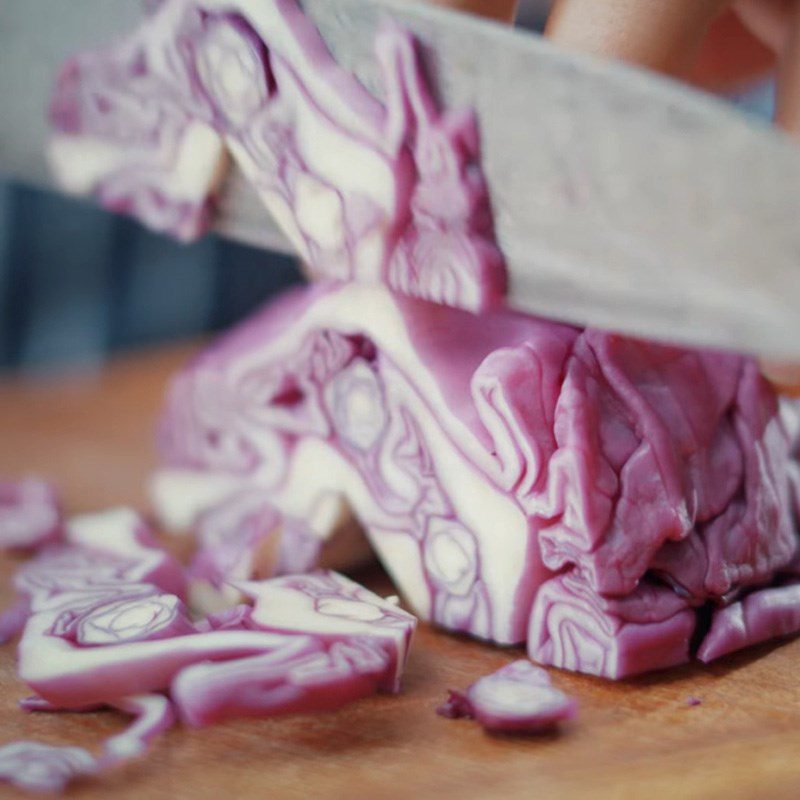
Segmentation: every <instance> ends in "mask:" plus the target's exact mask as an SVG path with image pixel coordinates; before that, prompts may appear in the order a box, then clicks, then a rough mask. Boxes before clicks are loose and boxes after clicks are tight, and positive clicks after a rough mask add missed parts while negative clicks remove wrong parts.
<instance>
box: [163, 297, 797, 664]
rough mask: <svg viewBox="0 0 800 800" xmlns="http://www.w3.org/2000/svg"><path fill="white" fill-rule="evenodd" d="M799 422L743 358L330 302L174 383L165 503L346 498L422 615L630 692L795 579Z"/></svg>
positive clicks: (242, 342)
mask: <svg viewBox="0 0 800 800" xmlns="http://www.w3.org/2000/svg"><path fill="white" fill-rule="evenodd" d="M794 414H796V409H795V407H794V406H791V405H788V404H787V405H785V406H784V407H783V410H781V409H779V406H778V403H777V400H776V398H775V395H774V393H773V392H772V390H771V389H770V388H769V387H768V385H767V384H766V383H765V382H764V381H763V380H762V378H761V377H760V375H759V373H758V369H757V365H756V364H755V363H754V362H753V361H751V360H748V359H746V358H742V357H738V356H734V355H725V354H721V353H712V352H706V351H690V350H684V349H679V348H675V347H669V346H665V345H658V344H652V343H645V342H640V341H636V340H632V339H628V338H624V337H621V336H616V335H613V334H608V333H602V332H599V331H595V330H579V329H576V328H572V327H568V326H565V325H558V324H555V323H550V322H545V321H542V320H539V319H536V318H533V317H528V316H523V315H520V314H516V313H513V312H510V311H499V310H497V311H491V312H485V313H483V314H482V315H481V316H480V317H476V316H473V315H472V314H469V313H467V312H465V311H461V310H458V309H454V308H447V307H444V306H439V305H433V304H429V303H425V302H423V301H420V300H415V299H412V298H408V297H403V296H400V295H395V294H392V293H391V292H389V291H387V290H385V289H381V288H377V287H365V286H359V285H355V284H350V285H345V286H341V285H317V286H315V287H313V288H308V289H304V290H298V291H296V292H294V293H293V294H290V295H288V296H286V297H284V298H282V299H280V300H278V301H277V302H275V303H273V304H270V305H269V306H267V308H265V309H264V310H263V311H261V312H260V313H258V314H257V315H255V316H254V317H253V318H252V319H251V320H249V321H248V322H246V323H244V324H243V325H241V326H239V328H238V329H236V330H234V331H233V332H232V333H230V334H228V335H227V336H224V337H223V338H222V339H221V340H220V341H219V342H218V343H217V344H215V345H213V346H212V347H211V348H210V349H209V350H208V351H207V352H206V353H205V354H203V355H201V356H200V357H199V358H197V359H195V361H194V362H193V363H192V364H191V365H190V366H189V367H188V368H187V369H186V370H184V372H183V373H181V374H180V375H179V376H178V377H177V378H176V379H175V380H174V382H173V384H172V387H171V389H170V394H169V399H168V402H167V409H166V412H165V415H164V418H163V422H162V426H161V433H160V446H161V451H162V455H163V462H164V465H163V467H162V469H161V470H160V471H159V472H158V473H157V475H156V476H155V478H154V497H155V499H156V504H157V506H158V507H159V508H160V509H161V511H162V513H164V514H165V515H167V516H169V515H170V513H171V511H170V508H171V506H172V504H173V502H176V503H178V504H180V505H181V507H182V509H183V510H184V512H185V511H186V508H187V507H186V503H185V498H184V495H183V493H182V492H181V487H182V486H183V485H187V486H189V487H194V486H198V485H201V484H202V483H203V482H206V483H207V484H208V485H211V486H219V487H222V486H225V487H227V491H228V492H229V493H230V497H231V498H236V497H237V496H239V493H248V492H256V493H260V494H261V495H262V496H264V497H269V500H270V502H271V503H272V505H273V506H274V507H275V508H277V509H278V510H279V511H280V513H282V514H285V515H287V516H291V517H294V518H300V519H302V518H308V517H309V516H311V515H312V514H313V510H314V508H315V507H316V506H317V504H318V503H319V502H320V499H321V498H324V497H329V496H331V495H341V496H343V497H345V498H346V499H347V500H348V502H349V503H350V504H351V506H352V508H353V510H354V512H355V514H356V516H357V517H358V519H359V520H360V521H361V523H362V524H363V525H364V527H365V529H366V531H367V533H368V535H369V538H370V541H371V542H372V544H373V546H374V547H375V549H376V551H377V553H378V555H379V557H380V558H381V560H382V561H383V563H384V564H385V566H386V567H387V569H388V570H389V572H390V573H391V574H392V576H393V577H394V579H395V580H396V582H397V584H398V586H399V587H400V589H401V590H402V591H403V593H404V594H405V595H406V596H407V597H408V598H409V600H410V602H411V603H412V605H413V606H414V608H415V609H416V611H417V612H418V613H419V614H421V615H422V616H424V617H426V618H428V619H432V620H433V621H434V622H436V623H438V624H440V625H442V626H444V627H446V628H448V629H451V630H456V631H463V632H466V633H470V634H472V635H475V636H479V637H481V638H486V639H490V640H493V641H497V642H501V643H511V642H521V641H525V640H526V639H527V641H528V644H529V652H530V654H531V656H532V657H533V658H535V659H537V660H541V661H543V662H544V663H551V664H555V665H559V666H564V667H567V668H570V669H576V670H582V671H586V672H592V673H595V674H601V675H606V676H608V677H622V676H623V675H630V674H635V673H637V672H642V671H645V670H650V669H657V668H660V667H666V666H671V665H673V664H677V663H681V662H683V661H685V660H687V659H688V658H689V657H690V654H691V644H692V642H693V640H694V637H695V634H696V632H697V621H698V612H700V611H701V610H702V609H704V607H705V606H711V607H712V608H716V607H724V606H726V605H727V604H729V603H730V602H732V601H733V600H735V599H736V598H737V597H740V596H744V595H746V594H747V593H749V592H751V591H753V590H756V589H761V588H764V587H767V586H770V585H771V584H772V583H773V582H775V581H778V582H780V581H781V580H782V577H781V576H782V574H783V573H785V572H787V571H790V570H791V569H792V563H793V560H794V559H795V557H796V554H797V550H798V536H797V530H796V527H795V520H794V516H793V513H792V508H791V506H792V500H793V497H794V496H795V494H796V484H795V481H794V479H793V477H792V476H793V474H794V473H795V472H796V470H797V464H796V462H795V460H794V455H793V447H794V434H793V433H792V431H793V430H794V427H796V426H794V427H793V425H792V420H791V417H792V415H794ZM245 454H246V458H245V457H243V456H244V455H245ZM193 496H194V497H195V498H196V499H197V500H198V502H197V503H196V506H195V509H194V513H195V515H200V514H202V513H203V503H202V497H201V495H200V493H197V492H195V493H194V495H193ZM173 498H175V500H174V501H173ZM215 502H217V503H219V502H224V500H220V496H219V495H216V496H215ZM704 617H705V611H702V613H701V614H700V618H704ZM780 627H781V631H782V632H784V633H785V632H788V631H787V630H785V627H786V626H780ZM789 627H792V626H791V625H790V626H789ZM794 627H795V628H796V626H794ZM759 630H761V631H766V630H768V629H767V628H765V627H764V626H759ZM697 633H698V635H699V632H697ZM765 635H768V634H765ZM742 641H743V640H742Z"/></svg>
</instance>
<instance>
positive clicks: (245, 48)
mask: <svg viewBox="0 0 800 800" xmlns="http://www.w3.org/2000/svg"><path fill="white" fill-rule="evenodd" d="M375 46H376V57H377V58H378V60H379V62H380V64H381V65H382V67H383V95H384V97H385V98H386V104H385V106H384V105H381V104H380V103H379V102H378V101H377V100H376V99H375V98H374V97H373V96H372V95H371V94H370V93H369V92H367V91H366V89H364V87H363V86H362V85H361V84H360V83H359V82H358V81H357V80H356V79H355V78H354V77H353V76H352V75H350V74H349V73H347V72H346V71H345V70H343V69H341V68H340V67H339V66H338V65H337V64H336V62H335V61H334V60H333V58H332V57H331V55H330V53H329V52H328V51H327V49H326V47H325V45H324V42H323V41H322V39H321V37H320V36H319V34H318V33H317V31H316V30H315V29H314V27H313V25H311V23H310V22H309V21H308V20H307V19H306V18H305V17H304V16H303V15H302V13H301V12H300V9H299V8H298V6H297V4H296V3H295V2H294V1H293V0H224V2H223V0H164V2H162V3H159V4H157V5H156V6H155V7H153V8H152V9H151V13H150V14H149V15H148V16H147V17H146V19H145V20H144V21H143V22H142V24H141V25H140V26H139V28H138V29H137V30H135V31H134V32H133V33H131V34H130V35H129V36H127V37H126V38H125V39H123V40H122V41H120V42H116V43H114V44H113V45H111V46H108V47H105V48H103V49H100V50H97V51H92V52H86V53H83V54H80V55H78V56H76V57H75V58H73V59H71V60H70V61H68V62H67V63H66V64H65V65H64V67H63V68H62V70H61V75H60V77H59V80H58V83H57V86H56V89H55V93H54V96H53V100H52V103H51V109H50V118H51V122H52V125H53V129H54V136H53V139H52V142H51V147H50V155H51V161H52V164H53V167H54V169H55V172H56V175H57V177H58V179H59V180H60V182H61V184H62V186H64V188H66V189H68V190H72V191H77V192H93V193H94V194H96V195H97V196H98V197H99V199H100V201H101V202H102V203H103V205H104V206H105V207H107V208H110V209H112V210H116V211H124V212H126V213H130V214H133V215H134V216H136V217H138V218H139V219H140V220H141V221H143V222H144V223H145V224H147V225H150V226H151V227H153V228H155V229H157V230H161V231H167V232H170V233H172V234H173V235H176V236H178V237H180V238H184V239H187V238H192V237H194V236H197V235H198V234H200V233H201V232H202V231H203V230H205V228H206V227H207V224H208V222H209V219H210V210H211V208H212V206H213V198H214V189H215V186H216V185H217V183H218V181H219V177H220V172H221V168H222V164H223V162H224V152H225V150H228V151H229V152H230V154H231V155H232V156H233V158H234V160H235V161H236V163H237V164H238V166H239V167H240V168H241V169H242V171H243V172H244V174H245V175H246V176H247V177H248V178H249V179H250V180H251V181H252V182H253V185H254V186H255V188H256V190H257V192H258V194H259V196H260V197H261V199H262V200H263V201H264V204H265V205H266V206H267V208H268V209H269V210H270V212H271V213H272V214H273V216H274V217H275V219H276V221H277V222H278V223H279V224H280V225H281V226H282V228H283V230H284V232H285V233H286V235H287V236H288V237H289V239H290V240H291V241H292V243H293V244H294V246H295V247H296V249H297V251H298V253H299V254H300V255H301V257H302V258H303V260H304V261H305V262H306V263H307V264H308V265H309V267H310V268H311V270H312V272H314V273H315V274H317V275H322V276H327V277H332V278H336V279H348V278H354V279H358V280H366V281H379V282H385V283H387V284H389V285H390V286H392V287H393V288H395V289H396V290H398V291H402V292H408V293H410V294H413V295H416V296H419V297H425V298H427V299H430V300H435V301H437V302H443V303H449V304H452V305H458V306H462V307H465V308H473V309H478V308H483V307H486V306H488V305H492V304H494V303H495V302H496V301H498V300H499V299H500V298H501V297H502V294H503V292H504V290H505V283H506V279H505V269H504V264H503V259H502V256H501V255H500V252H499V250H498V249H497V247H496V245H495V243H494V233H493V223H492V216H491V213H490V210H489V200H488V194H487V190H486V185H485V182H484V179H483V177H482V174H481V170H480V166H479V144H478V134H477V126H476V124H475V120H474V118H473V116H472V115H471V114H469V113H454V112H445V113H440V112H439V111H438V110H437V108H436V106H435V104H434V103H433V101H432V98H431V94H430V92H429V90H428V87H427V85H426V83H425V81H424V79H423V77H422V73H421V70H420V66H419V63H418V56H417V53H416V52H415V47H414V44H413V41H412V39H411V38H410V37H409V36H408V35H407V34H406V33H404V32H403V31H401V30H398V29H396V28H393V27H387V28H386V29H385V30H384V31H383V32H382V33H381V34H380V35H379V37H378V38H377V41H376V45H375Z"/></svg>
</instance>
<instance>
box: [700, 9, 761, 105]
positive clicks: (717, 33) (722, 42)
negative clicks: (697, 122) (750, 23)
mask: <svg viewBox="0 0 800 800" xmlns="http://www.w3.org/2000/svg"><path fill="white" fill-rule="evenodd" d="M774 67H775V53H774V52H773V51H772V50H771V49H770V48H769V47H767V45H766V44H764V43H763V41H761V40H760V39H759V38H757V37H756V36H754V35H753V33H752V32H751V31H750V30H749V29H748V28H746V27H745V25H744V23H743V21H742V20H741V18H740V17H739V16H738V15H737V14H735V13H733V11H726V12H725V13H723V14H721V15H720V16H719V17H717V19H715V20H714V21H713V22H712V23H711V26H710V27H709V29H708V35H707V36H706V38H705V39H704V40H703V43H702V45H701V46H700V50H699V52H698V54H697V58H696V59H695V62H694V64H693V65H692V68H691V72H690V73H689V75H688V76H687V77H688V78H689V80H690V81H691V82H692V83H694V84H696V85H697V86H701V87H702V88H704V89H708V90H710V91H713V92H723V91H734V90H737V89H741V88H743V87H745V86H747V85H748V84H751V83H753V82H754V81H755V80H756V79H758V78H760V77H763V76H765V75H766V74H767V73H769V71H770V70H772V69H773V68H774Z"/></svg>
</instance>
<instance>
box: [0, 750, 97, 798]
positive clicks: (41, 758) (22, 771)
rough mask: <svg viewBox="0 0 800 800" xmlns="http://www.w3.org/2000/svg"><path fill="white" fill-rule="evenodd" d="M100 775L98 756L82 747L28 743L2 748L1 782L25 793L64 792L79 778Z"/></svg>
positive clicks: (0, 759) (0, 753) (0, 762)
mask: <svg viewBox="0 0 800 800" xmlns="http://www.w3.org/2000/svg"><path fill="white" fill-rule="evenodd" d="M96 771H97V763H96V760H95V758H94V756H93V755H92V754H91V753H90V752H89V751H88V750H84V748H82V747H55V746H53V745H48V744H40V743H39V742H28V741H19V742H12V743H11V744H6V745H0V781H8V782H9V783H11V784H12V785H14V786H16V787H17V788H18V789H23V790H25V791H29V792H42V793H47V792H60V791H62V790H63V789H64V788H65V787H66V786H67V784H68V783H70V782H71V781H73V780H75V779H76V778H81V777H86V776H88V775H92V774H94V773H95V772H96Z"/></svg>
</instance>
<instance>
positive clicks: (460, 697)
mask: <svg viewBox="0 0 800 800" xmlns="http://www.w3.org/2000/svg"><path fill="white" fill-rule="evenodd" d="M577 710H578V706H577V703H576V702H575V701H574V700H573V699H572V698H570V697H568V696H567V695H565V694H564V693H563V692H562V691H561V690H559V689H556V688H555V687H554V686H553V685H552V684H551V682H550V676H549V675H548V674H547V673H546V672H545V671H544V670H543V669H541V667H536V666H534V665H533V664H531V662H530V661H526V660H525V659H520V660H519V661H514V662H512V663H511V664H506V666H505V667H502V668H501V669H499V670H497V671H496V672H493V673H492V674H491V675H486V676H484V677H482V678H478V680H477V681H475V683H473V684H472V685H471V686H469V687H468V688H467V689H466V691H464V692H459V691H454V690H451V691H450V694H449V697H448V699H447V700H446V701H445V703H444V704H443V705H442V706H440V707H439V708H438V709H437V713H438V714H439V715H441V716H443V717H448V718H450V719H458V718H459V717H468V718H470V719H475V720H477V721H478V722H479V723H480V724H481V725H482V726H483V727H484V728H485V729H486V730H487V731H492V732H496V733H542V732H544V731H550V730H552V729H553V728H555V727H556V726H558V724H559V723H561V722H565V721H566V720H570V719H573V718H574V717H575V715H576V714H577Z"/></svg>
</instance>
